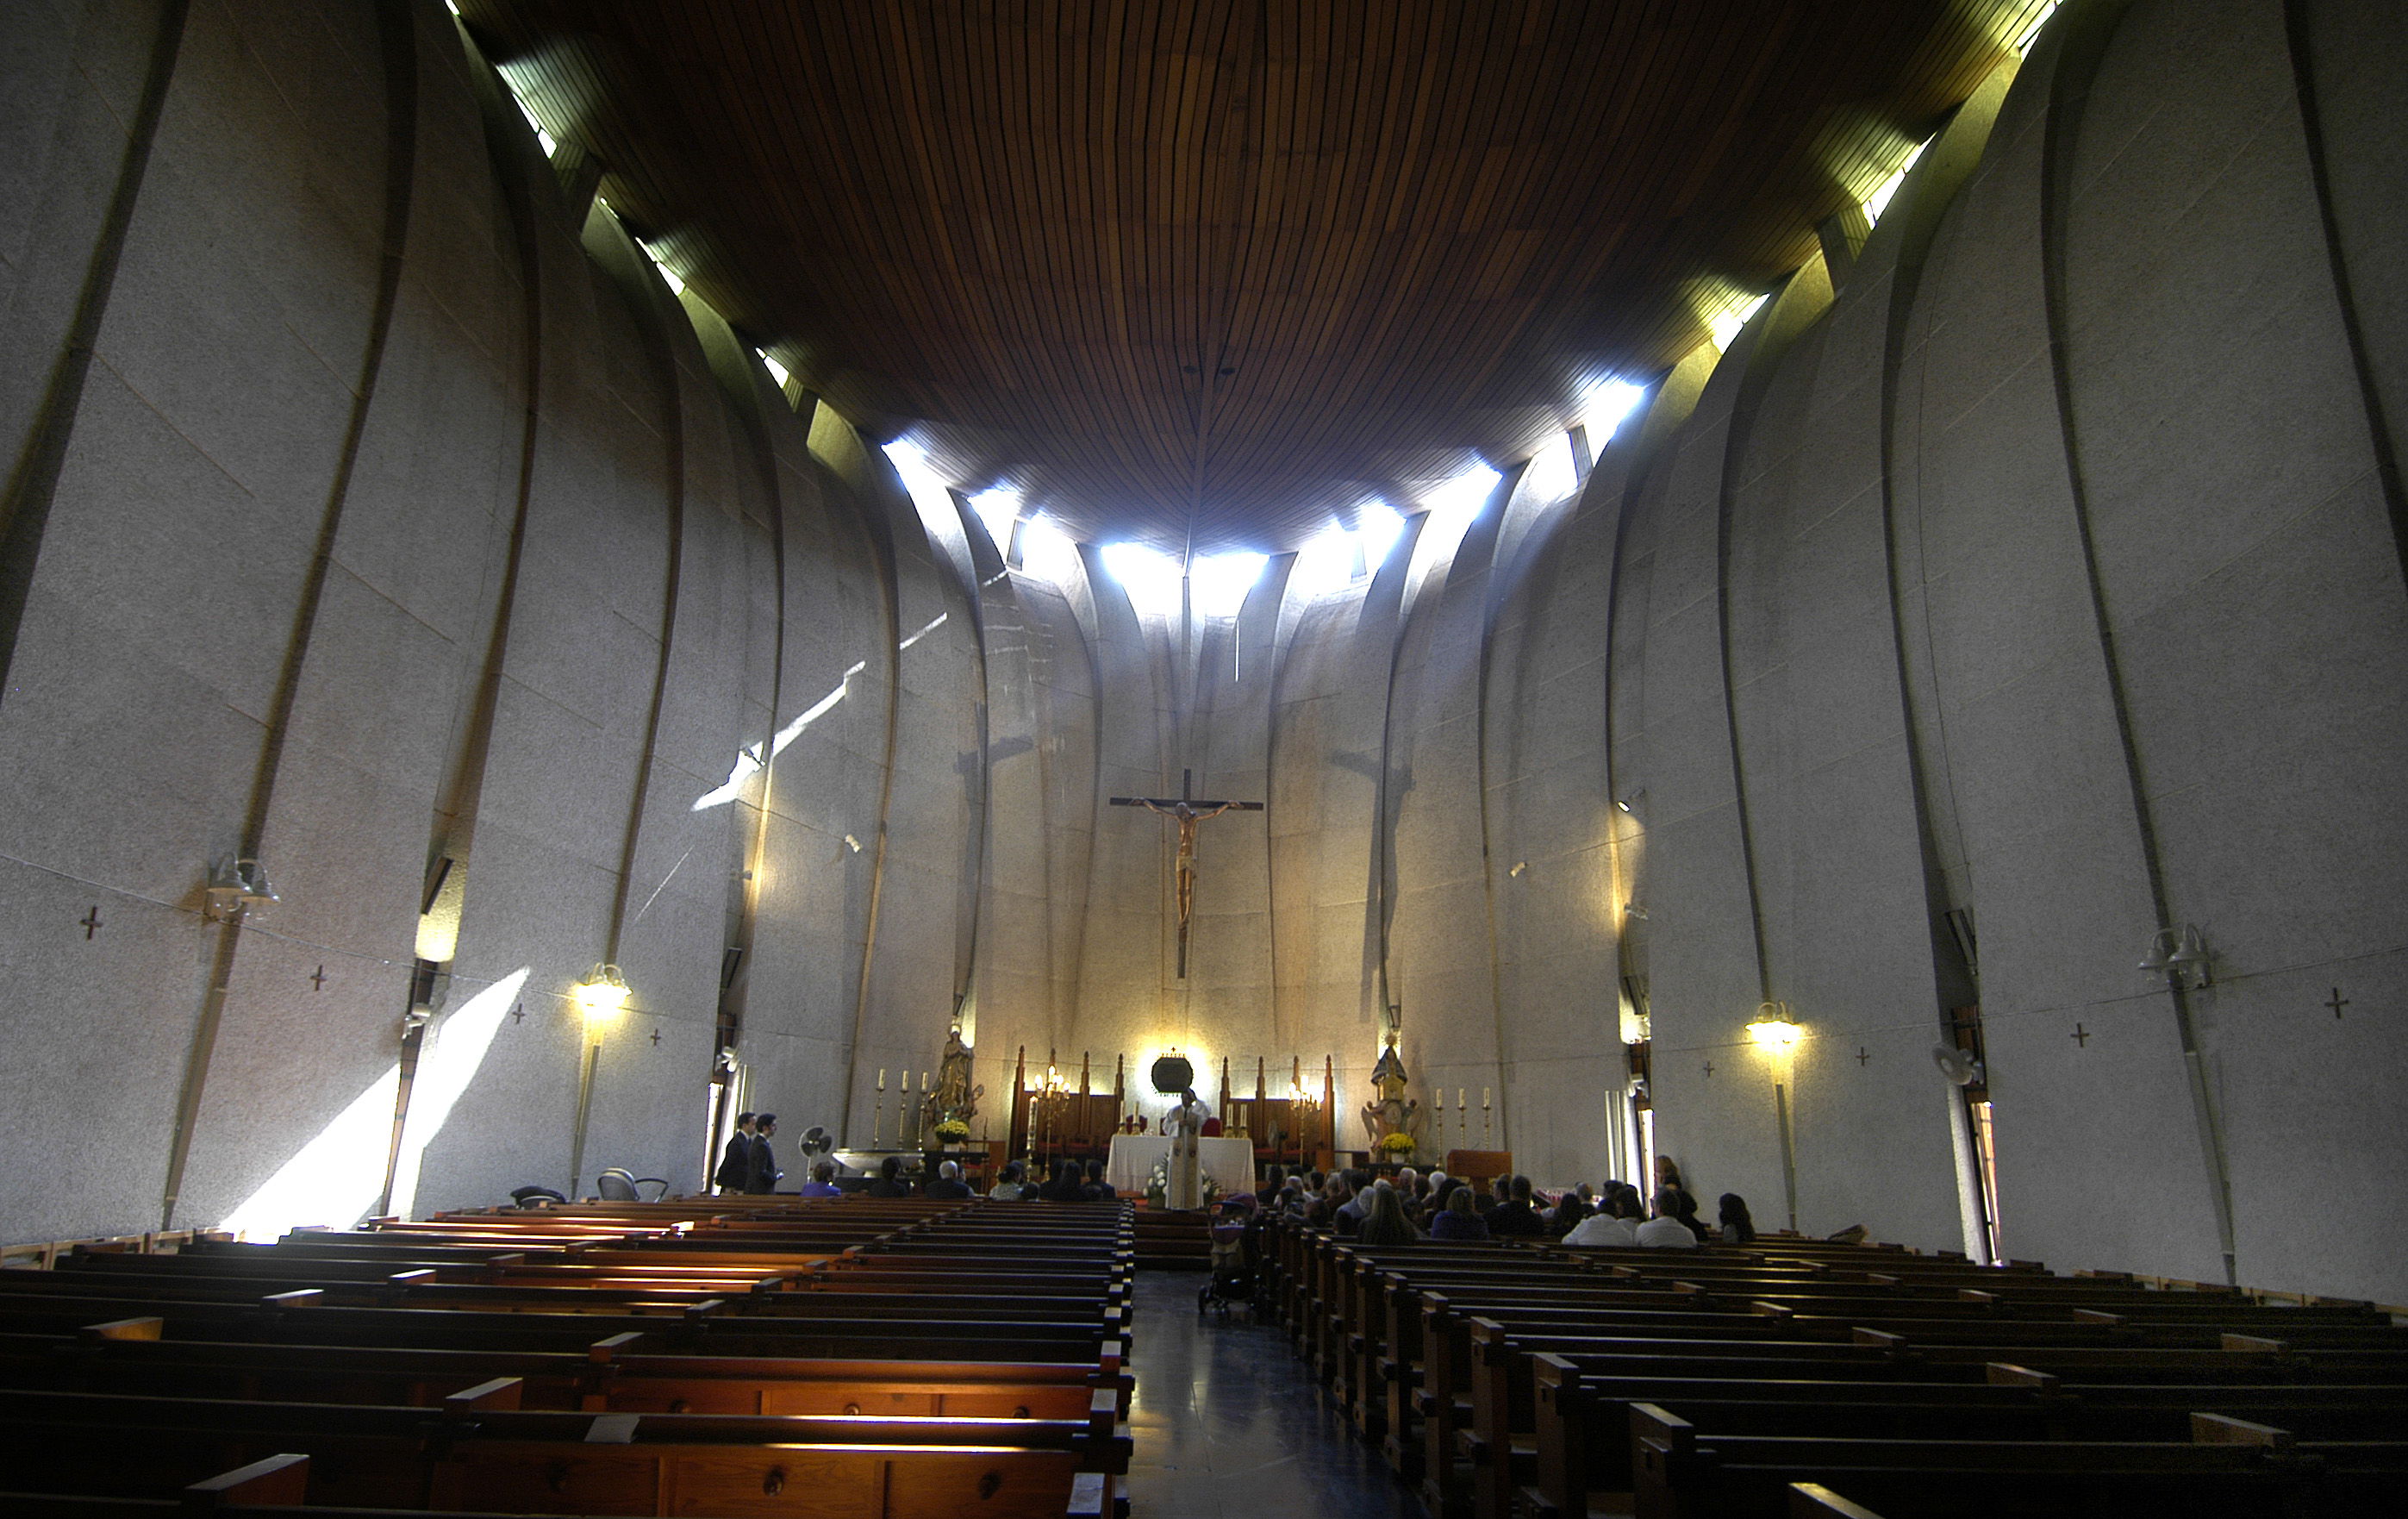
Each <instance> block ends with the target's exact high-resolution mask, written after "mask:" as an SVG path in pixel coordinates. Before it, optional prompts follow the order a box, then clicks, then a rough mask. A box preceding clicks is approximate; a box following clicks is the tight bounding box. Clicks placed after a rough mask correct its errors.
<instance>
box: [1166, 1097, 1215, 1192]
mask: <svg viewBox="0 0 2408 1519" xmlns="http://www.w3.org/2000/svg"><path fill="white" fill-rule="evenodd" d="M1211 1116H1212V1110H1211V1109H1210V1108H1207V1107H1205V1106H1204V1104H1203V1103H1202V1101H1200V1100H1199V1099H1198V1098H1197V1096H1196V1089H1195V1088H1194V1087H1192V1086H1191V1087H1189V1088H1188V1089H1187V1090H1186V1091H1184V1092H1182V1093H1181V1094H1179V1101H1178V1103H1177V1104H1176V1105H1175V1106H1173V1107H1172V1108H1171V1110H1170V1111H1168V1112H1167V1113H1165V1114H1163V1115H1162V1133H1163V1137H1164V1138H1165V1139H1168V1140H1169V1141H1170V1178H1169V1181H1170V1185H1169V1186H1168V1188H1167V1189H1166V1193H1165V1197H1164V1198H1163V1200H1164V1202H1165V1203H1166V1204H1167V1205H1168V1206H1169V1207H1172V1208H1201V1207H1203V1206H1204V1180H1203V1174H1202V1166H1201V1164H1200V1163H1199V1161H1198V1160H1197V1144H1196V1141H1197V1139H1199V1138H1201V1137H1202V1135H1203V1133H1204V1121H1205V1120H1206V1119H1208V1118H1210V1117H1211Z"/></svg>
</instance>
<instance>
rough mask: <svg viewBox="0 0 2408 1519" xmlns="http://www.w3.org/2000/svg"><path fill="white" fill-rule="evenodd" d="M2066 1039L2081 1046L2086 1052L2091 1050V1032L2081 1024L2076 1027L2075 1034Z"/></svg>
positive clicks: (2074, 1028) (2074, 1027)
mask: <svg viewBox="0 0 2408 1519" xmlns="http://www.w3.org/2000/svg"><path fill="white" fill-rule="evenodd" d="M2066 1038H2067V1039H2071V1040H2072V1041H2073V1042H2074V1043H2076V1044H2079V1045H2081V1046H2082V1047H2083V1048H2084V1049H2085V1050H2087V1049H2089V1048H2090V1030H2088V1029H2086V1028H2085V1027H2083V1026H2082V1025H2080V1024H2076V1025H2073V1032H2072V1033H2071V1034H2068V1035H2067V1036H2066Z"/></svg>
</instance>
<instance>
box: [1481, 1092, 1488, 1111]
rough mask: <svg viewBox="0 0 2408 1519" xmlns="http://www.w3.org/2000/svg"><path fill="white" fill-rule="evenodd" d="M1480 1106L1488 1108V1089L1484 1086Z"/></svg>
mask: <svg viewBox="0 0 2408 1519" xmlns="http://www.w3.org/2000/svg"><path fill="white" fill-rule="evenodd" d="M1480 1105H1481V1106H1482V1107H1484V1108H1485V1107H1487V1106H1488V1088H1486V1087H1482V1088H1481V1089H1480Z"/></svg>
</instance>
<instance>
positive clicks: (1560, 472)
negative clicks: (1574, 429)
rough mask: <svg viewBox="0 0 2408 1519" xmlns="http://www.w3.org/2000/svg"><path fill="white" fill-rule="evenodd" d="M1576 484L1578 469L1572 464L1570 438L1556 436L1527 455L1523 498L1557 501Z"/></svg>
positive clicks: (1566, 435)
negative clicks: (1527, 461) (1527, 463)
mask: <svg viewBox="0 0 2408 1519" xmlns="http://www.w3.org/2000/svg"><path fill="white" fill-rule="evenodd" d="M1579 484H1580V470H1579V469H1578V468H1577V467H1576V466H1574V465H1573V463H1572V436H1571V434H1570V433H1557V434H1556V435H1555V437H1551V438H1549V439H1548V440H1547V441H1546V443H1545V445H1544V446H1542V447H1541V449H1540V450H1539V451H1538V452H1536V453H1534V454H1532V455H1530V467H1529V468H1528V469H1527V470H1525V471H1524V472H1523V475H1522V493H1523V498H1524V499H1525V500H1528V501H1560V500H1562V499H1563V498H1564V497H1566V496H1568V495H1570V494H1572V492H1573V491H1574V490H1575V489H1576V488H1577V487H1578V486H1579Z"/></svg>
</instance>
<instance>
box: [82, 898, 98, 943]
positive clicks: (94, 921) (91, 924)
mask: <svg viewBox="0 0 2408 1519" xmlns="http://www.w3.org/2000/svg"><path fill="white" fill-rule="evenodd" d="M76 922H78V923H79V924H83V937H84V938H86V939H90V938H91V937H92V936H93V935H94V934H96V933H99V932H100V927H101V924H100V904H99V903H98V902H94V903H93V905H92V910H91V911H90V912H87V913H85V914H84V915H83V916H82V917H80V918H78V919H77V920H76Z"/></svg>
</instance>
